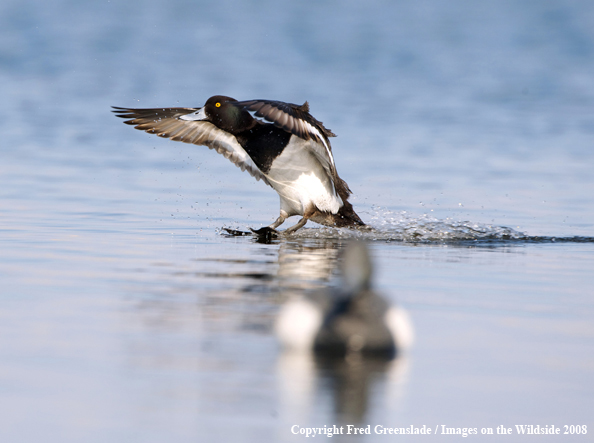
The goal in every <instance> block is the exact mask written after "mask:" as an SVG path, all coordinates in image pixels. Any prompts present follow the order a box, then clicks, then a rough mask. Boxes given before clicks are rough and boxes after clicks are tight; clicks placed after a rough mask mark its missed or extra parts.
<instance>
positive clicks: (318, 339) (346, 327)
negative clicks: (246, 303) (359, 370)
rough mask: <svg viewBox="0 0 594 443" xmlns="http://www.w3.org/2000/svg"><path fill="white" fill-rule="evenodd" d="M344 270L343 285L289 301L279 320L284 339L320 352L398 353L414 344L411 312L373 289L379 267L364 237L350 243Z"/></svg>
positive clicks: (291, 345)
mask: <svg viewBox="0 0 594 443" xmlns="http://www.w3.org/2000/svg"><path fill="white" fill-rule="evenodd" d="M341 270H342V280H343V285H342V287H340V288H338V289H337V290H335V291H330V292H322V293H318V294H313V295H311V296H307V297H304V296H300V297H296V298H294V299H291V300H289V301H288V302H287V303H286V304H285V305H283V307H282V308H281V310H280V312H279V315H278V317H277V319H276V323H275V330H276V334H277V336H278V338H279V340H280V342H281V343H282V344H283V345H284V346H285V347H286V348H288V349H291V350H297V351H313V352H314V353H316V354H318V355H320V356H348V355H351V354H353V353H356V354H362V355H370V356H375V357H385V358H392V357H393V356H394V355H396V353H397V352H398V351H402V350H404V349H406V348H408V347H409V346H410V344H411V343H412V337H413V329H412V326H411V323H410V320H409V318H408V314H407V313H406V311H404V310H403V309H402V308H399V307H396V306H390V305H389V304H388V302H387V301H386V300H385V299H384V298H382V297H381V296H379V295H378V294H377V293H375V292H374V291H373V289H372V287H371V278H372V273H373V268H372V264H371V259H370V257H369V252H368V249H367V246H366V245H365V244H364V243H363V242H354V243H352V244H350V245H348V246H347V248H346V249H345V251H344V255H343V260H342V264H341Z"/></svg>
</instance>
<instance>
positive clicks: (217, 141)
mask: <svg viewBox="0 0 594 443" xmlns="http://www.w3.org/2000/svg"><path fill="white" fill-rule="evenodd" d="M114 109H115V110H114V111H113V112H115V113H116V114H117V116H118V117H122V118H127V119H130V120H126V121H125V122H124V123H126V124H129V125H134V127H135V128H136V129H140V130H142V131H146V132H149V133H151V134H156V135H158V136H159V137H165V138H169V139H171V140H176V141H182V142H185V143H193V144H196V145H205V146H208V147H209V148H210V149H214V150H215V151H217V152H218V153H219V154H223V155H224V156H225V157H226V158H228V159H229V160H231V161H232V162H233V163H234V164H235V165H236V166H238V167H239V168H241V170H242V171H245V170H247V171H248V172H249V173H250V174H251V175H252V176H253V177H255V178H256V179H257V180H262V181H263V182H264V183H266V184H267V185H269V186H271V187H272V188H273V189H274V190H275V191H276V192H278V194H279V196H280V215H279V217H278V218H277V219H276V221H275V222H274V223H272V224H271V225H270V226H268V227H267V228H262V230H274V229H275V228H277V227H279V226H280V225H281V224H282V223H283V222H284V221H285V219H286V218H288V217H291V216H293V215H300V216H301V217H302V218H301V220H299V222H298V223H297V224H296V225H294V226H292V227H290V228H288V229H287V230H286V231H285V232H286V233H291V232H294V231H296V230H297V229H299V228H301V227H303V226H304V225H305V224H306V223H307V221H308V220H312V221H314V222H316V223H320V224H322V225H326V226H334V227H356V226H364V225H365V224H364V223H363V222H362V221H361V219H360V218H359V216H358V215H357V214H356V213H355V211H354V210H353V207H352V205H351V204H350V203H349V201H348V197H349V195H350V194H351V190H350V189H349V187H348V185H347V184H346V182H345V181H344V180H342V179H341V178H340V177H339V176H338V173H337V172H336V166H335V164H334V156H333V155H332V148H331V146H330V140H329V137H334V136H335V135H334V134H333V133H332V132H331V131H330V130H328V129H326V128H325V127H324V125H323V124H322V122H320V121H318V120H316V119H315V118H314V117H313V116H312V115H311V114H310V113H309V105H308V103H307V102H305V103H304V104H303V105H301V106H298V105H294V104H291V103H283V102H279V101H271V100H248V101H237V100H235V99H233V98H231V97H225V96H221V95H217V96H214V97H211V98H209V99H208V100H207V102H206V104H205V105H204V106H203V107H201V108H154V109H132V108H119V107H114Z"/></svg>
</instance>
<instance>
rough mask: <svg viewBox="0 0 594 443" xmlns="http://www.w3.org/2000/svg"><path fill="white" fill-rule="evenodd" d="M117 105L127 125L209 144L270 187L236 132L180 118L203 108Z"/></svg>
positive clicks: (175, 137) (182, 139) (116, 108)
mask: <svg viewBox="0 0 594 443" xmlns="http://www.w3.org/2000/svg"><path fill="white" fill-rule="evenodd" d="M113 108H114V111H113V112H114V113H115V114H116V115H117V116H118V117H121V118H125V119H128V120H126V121H124V123H126V124H127V125H133V126H134V128H136V129H139V130H141V131H145V132H148V133H150V134H156V135H158V136H159V137H164V138H169V139H171V140H175V141H181V142H184V143H192V144H195V145H202V146H207V147H208V148H209V149H214V150H215V151H216V152H218V153H219V154H222V155H223V156H224V157H225V158H227V159H229V160H230V161H231V162H233V164H235V166H237V167H238V168H240V169H241V170H242V171H247V172H248V173H249V174H250V175H251V176H252V177H254V178H255V179H256V180H262V181H263V182H264V183H266V184H267V185H269V186H270V183H269V182H268V180H267V179H266V177H265V176H264V174H262V172H261V171H260V170H259V169H258V167H257V166H256V165H255V163H254V162H253V161H252V159H251V158H250V156H249V155H248V154H247V152H245V150H244V149H243V148H242V147H241V145H240V144H239V143H238V142H237V139H236V138H235V137H234V136H233V135H231V134H229V133H227V132H225V131H223V130H221V129H219V128H217V127H216V126H215V125H213V124H212V123H209V122H206V121H196V120H180V118H179V117H181V116H183V115H186V114H191V113H193V112H196V111H197V110H198V109H199V108H150V109H134V108H119V107H116V106H113Z"/></svg>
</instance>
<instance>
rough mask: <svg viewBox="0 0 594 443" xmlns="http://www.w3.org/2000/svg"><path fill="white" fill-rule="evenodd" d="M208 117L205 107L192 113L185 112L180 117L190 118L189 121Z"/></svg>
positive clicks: (183, 118) (182, 118)
mask: <svg viewBox="0 0 594 443" xmlns="http://www.w3.org/2000/svg"><path fill="white" fill-rule="evenodd" d="M207 118H208V117H207V116H206V112H204V108H200V109H198V110H197V111H196V112H192V113H190V114H185V115H182V116H181V117H179V119H180V120H188V121H201V120H206V119H207Z"/></svg>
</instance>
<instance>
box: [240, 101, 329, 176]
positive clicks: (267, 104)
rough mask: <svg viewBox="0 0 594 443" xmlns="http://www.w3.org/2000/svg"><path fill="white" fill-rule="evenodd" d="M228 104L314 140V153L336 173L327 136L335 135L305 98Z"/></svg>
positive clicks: (299, 135)
mask: <svg viewBox="0 0 594 443" xmlns="http://www.w3.org/2000/svg"><path fill="white" fill-rule="evenodd" d="M231 104H232V105H234V106H237V107H240V108H242V109H245V110H246V111H249V112H250V113H251V114H252V117H254V118H255V119H256V120H259V121H262V122H264V123H272V124H273V125H275V126H276V127H278V128H282V129H284V130H285V131H287V132H290V133H291V134H294V135H296V136H298V137H300V138H302V139H304V140H313V142H314V143H311V147H312V150H313V151H314V154H315V155H316V157H318V159H319V160H320V162H321V163H322V165H324V167H325V168H326V169H328V171H329V172H330V174H331V175H332V176H336V166H335V165H334V156H333V155H332V148H331V146H330V140H329V139H328V138H329V137H336V135H334V134H333V133H332V131H330V130H329V129H326V128H325V127H324V125H323V124H322V122H321V121H318V120H316V119H315V118H314V117H313V116H312V115H311V114H310V113H309V104H308V103H307V102H305V103H304V104H303V105H301V106H298V105H294V104H292V103H284V102H279V101H273V100H246V101H241V102H233V103H231Z"/></svg>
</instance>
